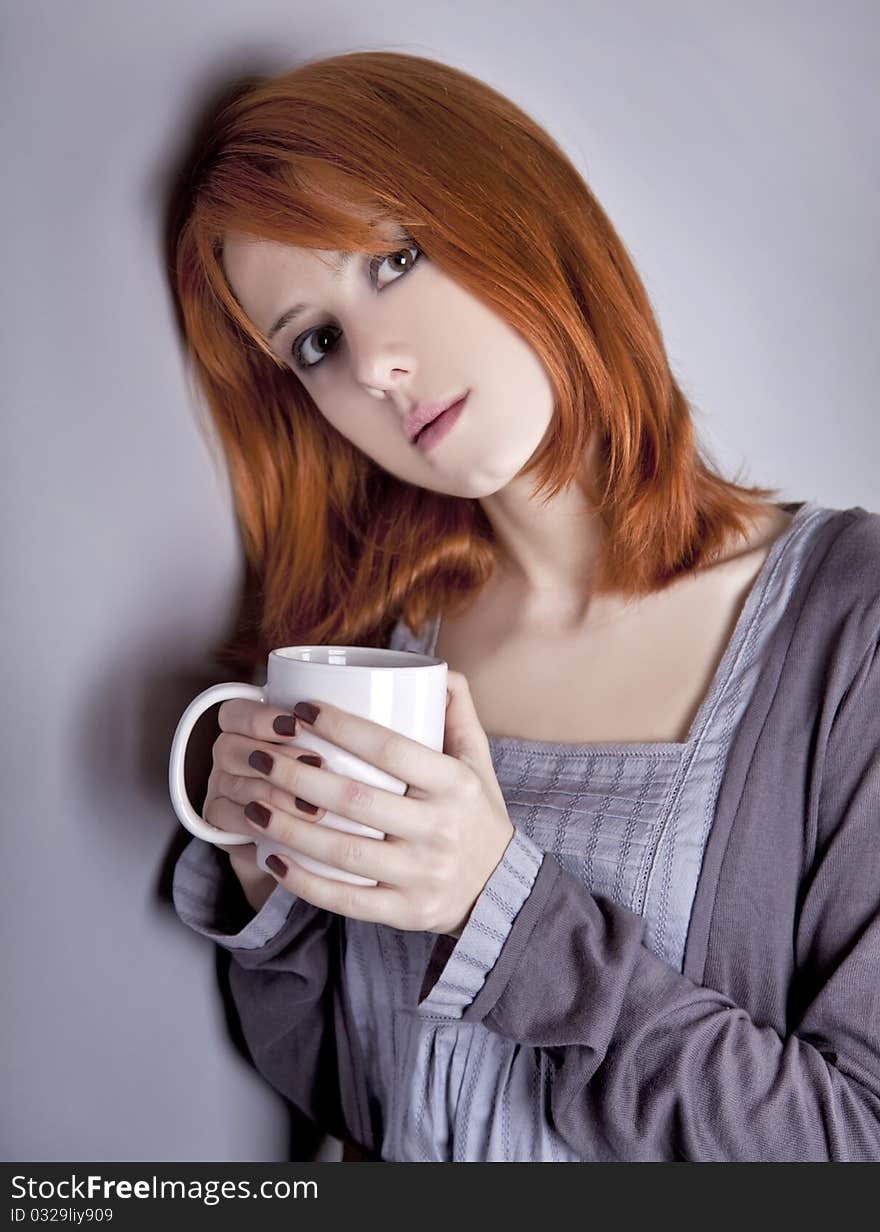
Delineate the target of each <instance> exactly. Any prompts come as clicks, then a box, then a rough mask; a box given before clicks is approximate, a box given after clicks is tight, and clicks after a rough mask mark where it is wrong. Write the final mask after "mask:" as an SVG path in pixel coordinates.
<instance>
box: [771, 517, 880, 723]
mask: <svg viewBox="0 0 880 1232" xmlns="http://www.w3.org/2000/svg"><path fill="white" fill-rule="evenodd" d="M824 512H825V513H826V514H829V513H830V516H827V517H825V518H824V519H823V520H822V521H821V522H820V523H819V524H818V526H817V529H816V530H815V532H814V533H813V536H812V543H811V545H810V550H809V552H808V553H806V554H805V556H804V559H803V561H802V565H801V570H800V576H799V577H798V578H797V580H796V581H795V583H794V585H793V589H792V593H791V596H790V598H789V600H788V603H787V608H786V612H785V614H784V616H783V619H782V621H781V622H780V626H779V629H778V631H777V632H778V637H779V641H778V642H777V643H776V644H777V645H778V646H779V648H780V652H781V654H782V656H783V659H784V663H785V672H786V675H787V678H788V680H789V688H788V690H787V691H788V692H790V693H792V694H793V695H794V694H797V693H800V691H801V682H803V685H804V687H806V686H807V682H810V684H809V687H810V689H811V691H812V696H813V698H814V699H815V698H817V697H819V696H824V698H825V700H826V702H827V703H828V704H830V705H832V707H834V706H836V705H837V704H838V703H839V701H840V700H841V698H842V696H843V695H844V693H845V692H846V691H847V690H848V689H849V688H850V687H851V686H852V684H853V682H854V679H855V677H856V676H857V674H858V673H859V672H860V670H861V669H862V667H863V665H864V663H865V661H866V659H869V658H871V657H872V656H873V655H874V653H875V652H876V648H877V645H878V642H880V515H878V514H876V513H870V512H868V511H867V510H865V509H862V508H861V507H860V506H856V507H854V508H850V509H841V510H827V509H826V510H824ZM794 682H797V683H796V684H795V683H794ZM802 700H805V699H802Z"/></svg>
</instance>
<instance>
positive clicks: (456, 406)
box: [414, 394, 467, 453]
mask: <svg viewBox="0 0 880 1232" xmlns="http://www.w3.org/2000/svg"><path fill="white" fill-rule="evenodd" d="M466 401H467V394H465V396H464V397H463V398H459V400H458V401H457V402H453V404H452V406H450V407H448V408H447V409H446V410H445V411H444V412H443V413H442V415H438V416H437V417H436V419H433V420H432V421H431V422H430V423H429V424H428V425H427V427H425V428H423V429H422V431H421V432H420V433H419V435H418V437H417V438H416V441H415V442H414V443H415V447H416V449H420V450H421V451H422V453H427V452H428V450H429V449H433V448H434V446H435V445H437V444H439V442H440V441H442V440H443V438H444V436H446V435H447V434H448V433H450V432H451V431H452V429H453V428H454V427H455V425H456V423H457V422H458V419H459V417H460V416H461V413H462V411H463V410H464V404H465V402H466Z"/></svg>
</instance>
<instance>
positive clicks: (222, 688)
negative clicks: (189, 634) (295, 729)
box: [168, 681, 266, 846]
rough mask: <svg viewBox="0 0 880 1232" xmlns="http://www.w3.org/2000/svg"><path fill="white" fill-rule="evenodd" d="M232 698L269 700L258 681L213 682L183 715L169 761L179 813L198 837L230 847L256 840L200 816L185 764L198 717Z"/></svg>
mask: <svg viewBox="0 0 880 1232" xmlns="http://www.w3.org/2000/svg"><path fill="white" fill-rule="evenodd" d="M233 697H244V698H247V700H248V701H254V702H264V701H265V700H266V695H265V691H264V690H263V689H261V688H259V686H257V685H255V684H244V683H241V682H237V681H231V682H230V683H229V684H213V685H211V687H210V688H209V689H205V691H204V692H203V693H199V695H198V697H194V698H193V700H192V701H191V702H190V704H189V705H188V706H187V708H186V710H184V712H183V714H182V715H181V716H180V722H179V723H178V724H177V730H176V731H175V733H174V738H173V739H172V741H171V758H170V760H169V763H168V790H169V791H170V793H171V803H172V804H173V805H174V811H175V813H176V814H177V816H178V817H179V818H180V820H181V821H182V822H183V824H184V825H185V826H186V828H187V830H189V831H190V832H191V833H192V834H194V835H195V836H196V838H201V839H204V840H205V841H206V842H208V843H224V844H226V845H227V846H233V845H237V844H240V843H253V842H255V841H256V840H255V839H252V838H248V837H247V835H245V834H231V833H229V832H228V831H226V830H221V829H220V828H219V827H218V826H212V825H210V824H209V823H208V822H207V821H205V820H204V818H202V817H200V816H199V815H198V813H197V812H196V810H195V809H194V808H193V806H192V804H191V803H190V799H189V796H188V795H187V794H186V783H185V780H184V773H183V765H184V758H185V756H186V746H187V744H188V742H189V738H190V734H191V733H192V729H193V728H194V727H195V725H196V723H197V722H198V720H199V719H200V718H201V716H202V715H203V714H204V713H205V711H206V710H208V709H209V708H210V707H211V706H216V704H217V703H218V702H225V701H227V700H229V699H230V698H233Z"/></svg>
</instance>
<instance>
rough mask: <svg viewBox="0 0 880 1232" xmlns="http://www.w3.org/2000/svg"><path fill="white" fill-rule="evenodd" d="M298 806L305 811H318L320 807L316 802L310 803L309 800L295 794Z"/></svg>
mask: <svg viewBox="0 0 880 1232" xmlns="http://www.w3.org/2000/svg"><path fill="white" fill-rule="evenodd" d="M294 799H295V800H296V807H297V808H298V809H302V811H303V812H304V813H317V811H318V809H317V807H316V806H315V805H314V804H309V802H308V800H300V798H299V796H295V797H294Z"/></svg>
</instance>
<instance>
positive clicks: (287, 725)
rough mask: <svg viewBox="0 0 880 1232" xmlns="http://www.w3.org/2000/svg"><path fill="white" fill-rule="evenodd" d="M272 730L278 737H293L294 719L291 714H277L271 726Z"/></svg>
mask: <svg viewBox="0 0 880 1232" xmlns="http://www.w3.org/2000/svg"><path fill="white" fill-rule="evenodd" d="M272 730H273V731H277V732H278V735H279V736H295V735H296V719H295V718H294V717H293V715H292V714H279V716H278V718H277V719H276V720H275V722H274V723H273V724H272Z"/></svg>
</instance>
